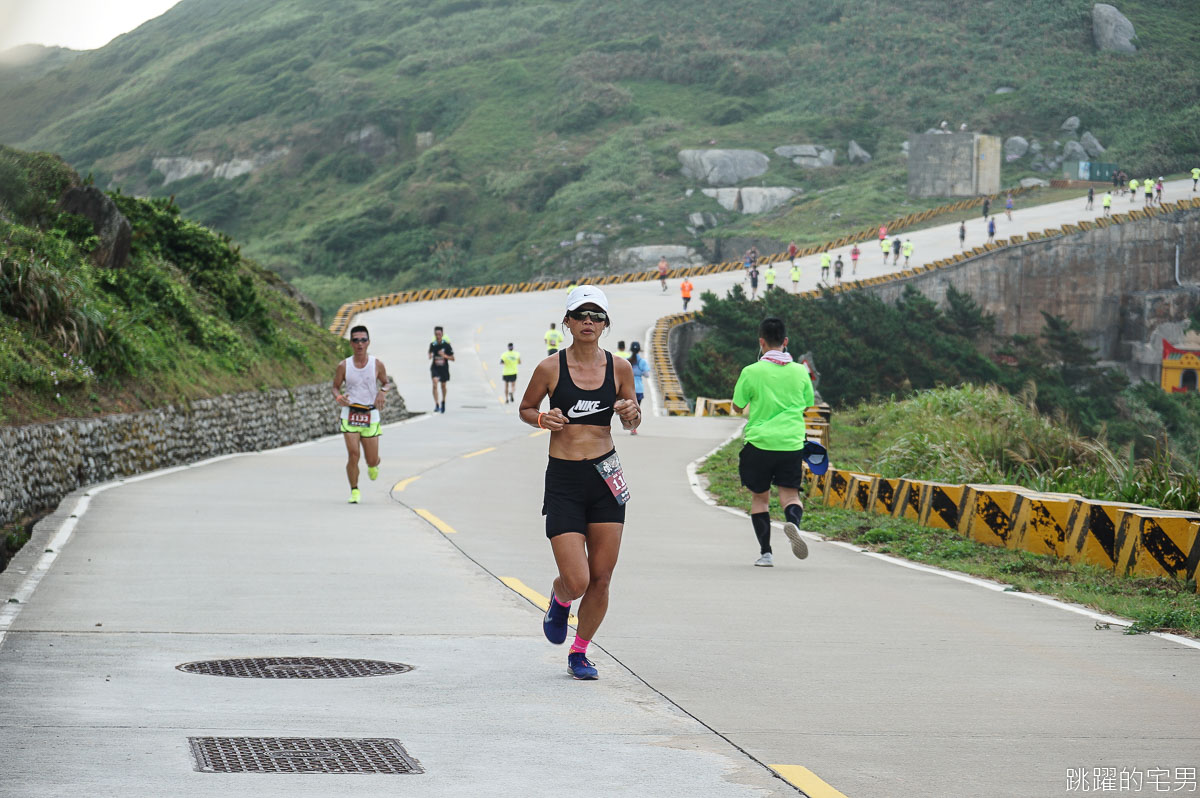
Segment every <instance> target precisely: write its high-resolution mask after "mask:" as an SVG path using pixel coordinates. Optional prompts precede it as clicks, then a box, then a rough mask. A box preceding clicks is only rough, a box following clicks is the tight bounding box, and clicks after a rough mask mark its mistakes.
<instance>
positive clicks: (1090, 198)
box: [1009, 186, 1096, 218]
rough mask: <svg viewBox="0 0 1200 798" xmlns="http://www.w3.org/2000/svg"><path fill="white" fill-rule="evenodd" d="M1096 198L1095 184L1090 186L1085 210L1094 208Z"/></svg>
mask: <svg viewBox="0 0 1200 798" xmlns="http://www.w3.org/2000/svg"><path fill="white" fill-rule="evenodd" d="M1095 199H1096V189H1095V187H1093V186H1088V196H1087V204H1086V205H1084V206H1083V209H1084V210H1085V211H1090V210H1092V202H1093V201H1094V200H1095ZM1009 218H1011V217H1009Z"/></svg>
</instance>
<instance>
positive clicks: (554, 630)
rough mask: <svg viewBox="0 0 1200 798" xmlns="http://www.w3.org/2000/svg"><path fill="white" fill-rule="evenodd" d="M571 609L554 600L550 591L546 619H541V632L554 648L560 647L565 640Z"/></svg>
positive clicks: (552, 592)
mask: <svg viewBox="0 0 1200 798" xmlns="http://www.w3.org/2000/svg"><path fill="white" fill-rule="evenodd" d="M570 614H571V607H570V606H569V605H568V606H566V607H564V606H562V605H561V604H559V603H558V602H557V601H555V600H554V591H553V590H551V591H550V606H549V607H548V608H547V609H546V617H545V618H542V631H543V632H545V634H546V639H547V640H549V641H550V642H551V643H553V644H554V645H556V646H561V645H562V644H563V641H564V640H566V639H567V617H568V616H569V615H570Z"/></svg>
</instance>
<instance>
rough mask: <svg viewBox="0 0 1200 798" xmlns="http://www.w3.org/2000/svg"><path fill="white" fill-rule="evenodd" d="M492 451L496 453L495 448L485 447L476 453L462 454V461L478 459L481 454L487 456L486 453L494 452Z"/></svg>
mask: <svg viewBox="0 0 1200 798" xmlns="http://www.w3.org/2000/svg"><path fill="white" fill-rule="evenodd" d="M494 451H496V447H495V446H489V447H487V448H486V449H480V450H479V451H477V452H471V453H470V454H464V455H463V459H464V460H466V459H467V458H469V457H478V456H479V455H481V454H487V453H488V452H494Z"/></svg>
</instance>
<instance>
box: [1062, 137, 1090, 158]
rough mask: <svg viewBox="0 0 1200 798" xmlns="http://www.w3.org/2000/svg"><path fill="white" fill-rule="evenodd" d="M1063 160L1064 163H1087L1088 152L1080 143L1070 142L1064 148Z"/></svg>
mask: <svg viewBox="0 0 1200 798" xmlns="http://www.w3.org/2000/svg"><path fill="white" fill-rule="evenodd" d="M1062 160H1064V161H1087V160H1090V159H1089V158H1088V154H1087V150H1085V149H1084V148H1083V147H1082V146H1080V144H1079V142H1078V141H1068V142H1067V143H1066V145H1065V146H1064V147H1063V152H1062Z"/></svg>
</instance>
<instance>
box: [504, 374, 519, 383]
mask: <svg viewBox="0 0 1200 798" xmlns="http://www.w3.org/2000/svg"><path fill="white" fill-rule="evenodd" d="M502 376H503V377H504V381H505V382H516V381H517V375H516V374H504V375H502Z"/></svg>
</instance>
